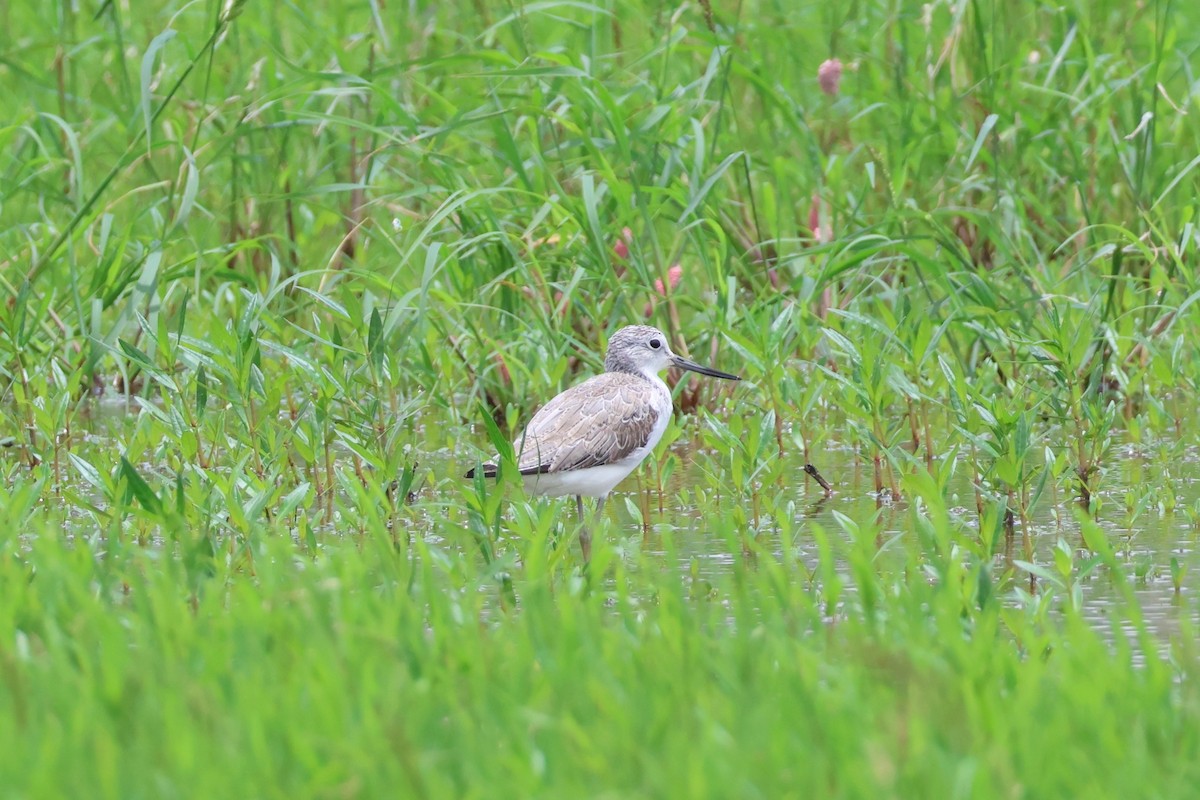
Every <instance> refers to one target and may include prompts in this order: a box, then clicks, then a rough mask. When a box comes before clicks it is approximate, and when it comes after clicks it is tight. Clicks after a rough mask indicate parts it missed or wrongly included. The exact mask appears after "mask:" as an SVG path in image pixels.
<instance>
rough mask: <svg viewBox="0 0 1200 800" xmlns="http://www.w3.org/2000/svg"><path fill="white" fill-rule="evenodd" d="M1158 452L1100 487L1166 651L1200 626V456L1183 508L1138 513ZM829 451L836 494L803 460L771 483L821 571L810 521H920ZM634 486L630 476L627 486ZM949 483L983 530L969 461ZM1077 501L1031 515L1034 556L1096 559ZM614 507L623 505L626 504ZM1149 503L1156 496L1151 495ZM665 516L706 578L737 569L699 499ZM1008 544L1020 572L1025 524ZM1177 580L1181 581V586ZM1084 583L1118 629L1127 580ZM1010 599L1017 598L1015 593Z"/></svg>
mask: <svg viewBox="0 0 1200 800" xmlns="http://www.w3.org/2000/svg"><path fill="white" fill-rule="evenodd" d="M1151 452H1153V448H1148V447H1141V448H1136V449H1133V448H1128V449H1126V451H1125V452H1123V453H1122V458H1120V459H1119V460H1118V461H1117V464H1118V468H1114V469H1113V470H1111V471H1110V472H1109V473H1108V474H1106V475H1105V477H1104V480H1103V482H1102V484H1101V485H1100V486H1099V492H1098V493H1097V496H1098V497H1099V499H1100V503H1101V505H1100V513H1099V519H1098V520H1097V523H1098V524H1099V525H1100V527H1101V528H1102V529H1103V530H1104V532H1105V533H1106V535H1107V536H1108V538H1109V541H1110V543H1111V544H1112V546H1113V548H1114V550H1115V551H1116V553H1117V557H1118V559H1119V561H1120V563H1121V564H1122V565H1123V567H1124V569H1125V573H1126V576H1127V578H1128V579H1129V585H1130V586H1131V587H1132V593H1133V596H1134V598H1135V599H1136V601H1137V604H1138V606H1139V607H1140V614H1141V616H1142V618H1143V619H1144V621H1145V623H1146V626H1147V628H1148V629H1149V630H1150V631H1151V633H1152V634H1153V635H1154V636H1155V638H1156V640H1157V642H1158V646H1159V647H1160V648H1161V649H1162V650H1163V651H1164V652H1165V649H1166V647H1167V646H1168V645H1169V642H1170V640H1171V639H1172V638H1174V637H1177V636H1179V635H1180V633H1181V621H1182V620H1184V619H1190V620H1191V621H1192V623H1194V624H1196V625H1200V605H1198V604H1197V603H1196V602H1195V600H1194V595H1195V587H1196V580H1197V576H1200V548H1198V547H1197V538H1198V527H1197V525H1196V524H1194V523H1193V522H1192V520H1191V519H1190V515H1189V514H1186V513H1184V511H1183V510H1184V509H1189V508H1192V507H1194V504H1195V503H1196V502H1197V500H1200V461H1198V460H1197V459H1194V458H1186V459H1182V460H1177V461H1173V462H1172V463H1171V470H1172V474H1171V481H1170V486H1171V487H1172V489H1173V490H1174V492H1175V497H1174V507H1175V508H1176V509H1179V511H1174V512H1169V511H1165V510H1160V509H1159V508H1158V506H1157V505H1156V504H1151V507H1149V508H1146V507H1142V508H1141V509H1140V512H1138V513H1130V511H1129V510H1128V509H1127V506H1128V505H1131V504H1132V505H1133V506H1134V508H1135V510H1136V509H1137V508H1138V503H1137V502H1136V501H1134V500H1131V499H1130V498H1134V497H1137V496H1138V495H1140V494H1145V493H1146V492H1147V491H1148V490H1147V486H1148V485H1150V482H1149V481H1147V479H1146V474H1147V471H1149V470H1151V469H1153V468H1154V467H1155V463H1154V462H1153V460H1152V457H1151V456H1150V455H1148V454H1149V453H1151ZM677 455H678V456H679V457H680V459H681V461H682V464H681V468H679V469H676V470H675V471H674V472H673V473H672V475H671V479H670V483H669V485H668V486H667V487H666V490H667V491H668V493H670V494H672V495H674V499H676V500H680V499H684V498H687V497H688V496H689V492H688V491H687V489H688V487H690V486H693V485H696V484H697V483H699V482H702V481H703V477H704V476H703V475H702V474H701V473H700V471H699V469H698V467H697V465H696V464H695V463H694V462H693V461H692V459H691V457H690V455H689V453H688V452H687V451H686V450H683V449H679V450H677ZM821 456H822V457H823V458H825V459H827V461H828V463H827V464H823V465H822V467H821V469H822V472H824V474H825V477H826V478H827V479H828V480H829V481H830V482H831V483H832V484H833V487H834V490H835V491H834V494H833V495H828V494H826V493H825V492H824V491H823V490H822V488H821V487H820V486H819V485H818V484H817V483H816V482H815V481H814V480H812V479H805V476H804V472H803V470H802V468H800V467H798V468H797V469H796V470H793V471H790V474H795V475H797V476H798V478H799V480H798V481H797V483H796V484H795V485H793V486H791V487H788V488H784V489H776V488H775V487H766V488H764V489H763V490H762V491H763V492H775V491H785V492H790V493H791V494H792V497H791V498H790V499H792V500H794V509H795V510H794V520H793V521H794V522H795V523H796V524H795V529H796V537H795V538H796V542H795V543H794V545H793V546H794V548H795V551H796V552H795V555H796V558H797V559H799V560H800V561H801V562H802V563H804V564H805V566H806V567H807V568H808V570H809V571H810V572H811V571H814V570H815V569H816V567H817V566H818V563H819V553H818V551H817V548H816V546H815V545H814V544H813V542H812V539H811V537H806V536H805V535H804V530H805V525H807V524H809V523H811V522H816V523H818V524H820V525H821V526H822V527H823V528H824V529H825V531H826V532H827V533H828V534H829V535H830V536H846V534H845V533H844V531H843V528H842V526H841V525H840V524H839V523H838V521H837V519H836V517H835V513H840V514H842V515H845V516H846V517H848V518H849V519H851V520H853V521H855V522H856V523H858V524H863V525H865V524H869V523H870V522H871V521H872V520H875V519H878V520H879V521H880V527H881V532H880V535H879V539H880V540H881V542H886V541H889V540H891V539H893V537H896V536H900V535H901V534H904V533H906V532H909V531H911V526H910V525H908V524H907V520H908V517H907V514H908V511H907V507H906V506H905V504H904V503H903V502H900V503H897V504H895V505H892V506H890V507H889V506H888V505H887V504H883V505H881V504H880V503H879V502H877V499H876V497H875V495H874V486H873V481H872V477H871V473H870V471H869V470H867V469H863V467H862V464H861V463H858V462H857V459H855V457H854V456H853V454H851V453H849V452H845V451H844V449H843V450H838V449H837V448H835V451H834V452H832V453H831V452H828V451H827V452H825V453H822V454H821ZM831 456H832V457H836V458H837V459H843V458H845V459H846V460H847V461H848V462H849V463H846V464H845V466H844V467H839V466H838V465H836V464H835V463H833V458H831ZM709 463H711V462H709ZM629 486H630V484H629V483H627V484H626V486H624V487H621V488H623V489H624V488H628V487H629ZM947 489H948V496H949V497H950V498H951V503H952V505H953V508H952V509H951V510H952V513H954V514H955V515H956V516H957V517H958V521H960V522H961V523H963V524H966V525H969V526H971V527H972V528H977V527H978V513H977V512H976V510H975V489H974V487H973V485H972V483H971V479H970V471H969V470H968V469H959V470H958V471H957V472H956V473H955V475H954V476H953V477H952V478H951V480H950V483H949V484H948V487H947ZM633 490H634V491H636V487H633ZM1074 503H1075V501H1074V498H1072V497H1069V496H1065V495H1064V494H1063V493H1062V492H1061V491H1060V492H1058V493H1057V495H1056V496H1055V495H1053V494H1052V493H1051V492H1050V491H1047V492H1046V494H1045V495H1044V496H1043V497H1042V498H1041V500H1040V502H1039V503H1038V505H1037V506H1036V507H1035V508H1034V509H1033V512H1032V514H1031V516H1030V518H1029V520H1028V523H1029V528H1030V530H1029V534H1030V542H1031V544H1032V547H1033V554H1034V557H1033V559H1032V560H1033V561H1034V563H1037V564H1042V565H1052V564H1053V561H1054V550H1055V548H1056V547H1057V546H1059V542H1060V541H1064V542H1066V543H1067V545H1068V546H1069V548H1070V550H1071V551H1072V554H1073V556H1074V559H1075V563H1076V564H1079V563H1081V562H1083V561H1085V560H1086V559H1088V558H1089V557H1091V552H1090V551H1089V550H1088V549H1087V548H1086V546H1085V545H1084V542H1083V538H1082V533H1081V530H1080V526H1079V524H1078V523H1077V522H1076V520H1075V517H1074ZM614 505H617V506H618V507H619V505H620V504H614ZM785 505H786V500H785V501H784V502H783V503H778V504H777V506H778V507H784V506H785ZM1141 505H1142V506H1145V505H1146V504H1145V503H1144V502H1142V503H1141ZM661 522H662V523H663V524H667V525H670V526H671V527H672V528H673V529H674V530H675V531H676V534H677V535H675V536H674V537H673V540H674V544H675V547H676V549H677V551H678V552H679V554H680V557H681V558H683V559H685V560H686V561H688V562H689V563H690V564H695V565H697V567H696V568H698V570H699V577H701V578H705V579H711V578H712V577H714V576H715V575H717V574H719V573H720V572H721V571H722V570H724V569H728V568H729V565H730V564H731V563H732V557H731V554H730V553H729V552H728V547H727V542H726V540H725V539H724V538H722V537H720V536H714V535H712V534H711V533H708V531H709V526H708V525H707V523H706V520H705V517H704V515H703V514H702V513H701V512H699V511H698V510H697V509H696V507H695V506H694V505H691V506H689V505H688V504H687V503H686V502H676V503H675V504H673V505H672V506H671V507H670V508H669V509H668V512H667V514H665V515H663V518H662V519H661ZM762 533H763V535H764V536H767V537H771V536H772V533H771V532H770V531H763V532H762ZM765 541H767V542H768V543H769V544H768V546H772V545H778V539H777V537H775V538H774V539H770V538H769V539H767V540H765ZM646 547H647V548H648V549H650V550H651V551H658V552H660V553H661V550H659V549H658V546H657V543H656V542H654V541H647V543H646ZM1001 551H1002V552H1001V553H1000V554H998V555H997V556H996V574H997V575H1000V574H1003V573H1004V572H1006V571H1010V569H1011V568H1012V567H1013V561H1014V560H1024V559H1025V558H1026V553H1025V551H1024V544H1023V531H1022V530H1021V527H1020V522H1017V523H1016V529H1015V536H1014V537H1013V539H1012V540H1010V541H1009V542H1008V543H1007V546H1006V544H1005V543H1002V544H1001ZM1173 561H1174V563H1172V562H1173ZM839 573H840V575H841V577H842V578H843V579H844V580H845V582H846V585H847V587H852V586H853V581H852V580H851V578H850V575H849V570H848V567H847V566H846V565H845V564H844V563H842V564H839ZM1011 574H1012V575H1013V576H1014V578H1016V579H1017V580H1019V581H1020V585H1021V587H1022V588H1023V589H1024V590H1026V591H1029V590H1030V589H1031V585H1032V587H1033V591H1059V590H1058V589H1055V588H1054V587H1050V586H1046V585H1044V584H1045V582H1044V581H1041V582H1039V581H1031V580H1030V576H1029V574H1028V573H1026V572H1024V570H1020V569H1012V570H1011ZM1178 576H1182V578H1179V577H1178ZM1177 580H1179V582H1180V588H1179V590H1178V591H1177V590H1176V581H1177ZM1078 584H1079V588H1080V593H1081V598H1082V608H1083V615H1084V617H1085V619H1087V620H1088V621H1089V622H1091V623H1092V624H1094V625H1095V626H1096V627H1097V628H1098V629H1100V630H1102V631H1104V632H1106V633H1107V634H1110V635H1111V634H1112V633H1113V625H1114V619H1113V612H1114V609H1116V608H1118V607H1120V605H1121V603H1120V600H1121V588H1120V587H1119V586H1118V585H1117V584H1115V583H1114V581H1113V580H1112V576H1111V575H1109V574H1107V573H1106V572H1105V570H1104V569H1102V568H1101V569H1096V570H1094V571H1092V572H1091V573H1090V574H1088V575H1086V576H1085V577H1083V578H1081V579H1079V580H1078ZM1009 599H1010V600H1011V601H1012V602H1015V598H1012V597H1011V595H1009ZM1118 620H1119V628H1120V629H1121V630H1122V631H1123V632H1124V634H1125V636H1126V638H1128V639H1129V640H1130V641H1131V642H1133V643H1134V651H1135V656H1136V653H1137V651H1138V650H1139V647H1138V645H1137V644H1136V636H1135V634H1134V631H1133V630H1132V629H1131V628H1130V626H1129V624H1128V622H1127V620H1125V619H1124V612H1121V615H1120V616H1119V618H1118Z"/></svg>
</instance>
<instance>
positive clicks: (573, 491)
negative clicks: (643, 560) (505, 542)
mask: <svg viewBox="0 0 1200 800" xmlns="http://www.w3.org/2000/svg"><path fill="white" fill-rule="evenodd" d="M669 366H677V367H679V368H681V369H687V370H692V371H693V372H699V373H701V374H704V375H712V376H714V377H718V378H724V379H726V380H739V378H738V377H737V376H736V375H730V374H728V373H725V372H719V371H717V370H714V369H711V368H709V367H702V366H700V365H699V364H696V363H695V362H692V361H688V360H687V359H685V358H681V357H679V356H677V355H675V354H674V353H672V352H671V348H670V346H669V345H668V344H667V337H666V336H665V335H664V334H663V332H662V331H660V330H658V329H657V328H652V327H650V326H648V325H632V326H629V327H626V328H621V329H620V330H619V331H617V332H616V333H614V334H613V336H612V339H610V340H609V346H608V354H607V355H606V357H605V359H604V368H605V370H606V371H605V372H604V373H602V374H600V375H597V376H595V377H593V378H589V379H588V380H586V381H584V382H583V383H581V384H579V385H578V386H573V387H571V388H570V389H567V390H566V391H565V392H562V393H561V394H559V395H557V396H556V397H554V398H553V399H552V400H551V401H550V402H548V403H546V405H545V406H543V407H542V409H541V410H540V411H538V412H537V413H536V414H534V416H533V419H531V420H530V421H529V425H528V426H526V428H525V431H524V432H523V433H522V434H521V435H520V436H519V437H518V438H517V441H516V442H515V444H514V450H515V451H516V457H517V466H518V468H519V469H520V471H521V474H522V475H523V476H524V481H525V486H526V488H527V489H528V490H529V491H530V492H532V493H534V494H542V495H552V496H559V495H575V497H576V500H577V504H578V505H579V508H580V511H581V513H582V502H581V501H580V500H579V498H580V497H585V496H586V497H596V498H599V505H598V507H597V511H598V512H599V509H601V508H603V505H604V499H605V498H606V497H607V496H608V494H609V492H611V491H612V490H613V489H614V488H615V487H616V485H617V484H618V483H620V482H621V481H622V480H623V479H624V478H625V477H626V476H627V475H629V473H631V472H633V470H634V469H636V468H637V466H638V464H640V463H642V460H643V459H645V457H646V456H647V455H648V454H649V453H650V451H651V450H653V449H654V446H655V445H656V444H658V442H659V440H660V439H661V438H662V435H663V432H664V431H666V429H667V423H668V422H670V419H671V392H670V390H669V389H668V388H667V385H666V384H665V383H663V380H662V378H660V377H659V376H658V373H659V372H661V371H662V370H664V369H666V368H667V367H669ZM484 470H485V471H484V475H486V476H494V475H495V474H496V468H495V466H493V465H492V464H487V465H485V466H484ZM473 475H474V470H472V471H471V472H469V473H467V477H473ZM588 541H589V540H588V539H587V537H586V531H585V534H584V535H581V544H582V545H583V548H584V553H585V558H586V557H587V555H588V553H589V544H588Z"/></svg>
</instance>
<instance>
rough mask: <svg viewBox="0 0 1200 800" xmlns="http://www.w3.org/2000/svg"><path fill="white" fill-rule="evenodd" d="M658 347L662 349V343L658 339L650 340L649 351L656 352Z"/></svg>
mask: <svg viewBox="0 0 1200 800" xmlns="http://www.w3.org/2000/svg"><path fill="white" fill-rule="evenodd" d="M660 347H662V342H660V341H659V340H658V339H651V340H650V349H651V350H657V349H658V348H660Z"/></svg>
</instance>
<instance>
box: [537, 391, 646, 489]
mask: <svg viewBox="0 0 1200 800" xmlns="http://www.w3.org/2000/svg"><path fill="white" fill-rule="evenodd" d="M647 388H648V387H647V385H646V383H645V381H643V380H641V379H640V378H636V377H633V376H630V375H624V374H621V373H616V372H606V373H604V374H602V375H597V376H596V377H594V378H590V379H589V380H587V381H584V382H583V383H581V384H579V385H578V386H574V387H572V388H570V389H568V390H567V391H565V392H563V393H562V394H560V395H558V396H557V397H555V398H554V399H553V400H551V401H550V402H549V403H547V404H546V405H545V406H544V407H542V409H541V410H540V411H538V413H537V414H535V415H534V417H533V419H532V420H530V422H529V426H528V427H527V428H526V429H525V433H524V434H523V436H522V438H520V439H518V440H517V441H516V444H515V445H514V447H515V449H516V452H517V463H518V466H519V467H520V469H521V472H522V474H526V475H530V474H533V473H538V472H563V471H566V470H572V469H585V468H587V467H595V466H599V465H602V464H609V463H612V462H614V461H620V460H621V459H623V458H625V457H626V456H628V455H629V454H630V453H632V452H633V451H634V450H637V449H638V448H639V447H643V446H645V444H646V442H647V441H649V439H650V433H651V431H653V430H654V423H655V422H657V421H658V412H657V411H656V410H655V409H654V405H653V404H652V403H647V402H646V390H647Z"/></svg>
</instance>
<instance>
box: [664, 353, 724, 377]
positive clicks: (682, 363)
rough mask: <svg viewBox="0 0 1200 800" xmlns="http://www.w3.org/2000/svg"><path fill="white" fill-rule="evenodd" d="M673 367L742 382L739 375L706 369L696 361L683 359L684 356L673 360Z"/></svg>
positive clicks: (710, 368)
mask: <svg viewBox="0 0 1200 800" xmlns="http://www.w3.org/2000/svg"><path fill="white" fill-rule="evenodd" d="M671 365H672V366H676V367H679V368H680V369H686V370H689V371H691V372H699V373H700V374H701V375H710V376H712V377H714V378H721V379H722V380H726V381H740V380H741V378H740V377H739V376H737V375H730V374H729V373H728V372H721V370H719V369H713V368H712V367H705V366H703V365H701V364H697V363H696V362H695V361H688V360H687V359H686V358H683V357H682V356H675V357H674V358H672V359H671Z"/></svg>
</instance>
